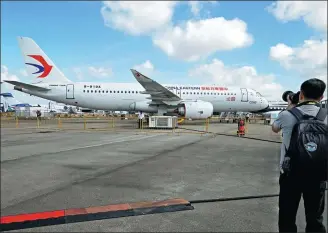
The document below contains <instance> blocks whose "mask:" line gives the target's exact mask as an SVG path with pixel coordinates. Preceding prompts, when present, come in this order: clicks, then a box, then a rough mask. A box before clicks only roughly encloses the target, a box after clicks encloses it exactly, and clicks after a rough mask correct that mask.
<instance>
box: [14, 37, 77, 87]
mask: <svg viewBox="0 0 328 233" xmlns="http://www.w3.org/2000/svg"><path fill="white" fill-rule="evenodd" d="M18 44H19V47H20V49H21V52H22V54H23V57H24V62H25V64H26V71H27V73H28V75H30V76H33V77H35V78H36V82H37V83H41V82H42V83H56V82H62V83H70V82H71V81H70V80H69V79H67V78H66V77H65V75H64V74H63V73H62V72H61V71H60V70H59V69H58V68H57V67H56V65H55V63H53V62H52V61H51V60H50V58H49V57H48V56H47V55H46V54H45V53H44V52H43V51H42V49H41V48H40V47H39V46H38V45H37V44H36V43H35V42H34V40H32V39H31V38H28V37H18Z"/></svg>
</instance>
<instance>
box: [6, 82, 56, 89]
mask: <svg viewBox="0 0 328 233" xmlns="http://www.w3.org/2000/svg"><path fill="white" fill-rule="evenodd" d="M3 81H5V82H6V83H10V84H12V85H15V86H19V87H22V88H26V89H29V90H34V91H50V90H51V89H48V88H44V87H39V86H35V85H32V84H27V83H22V82H18V81H11V80H3Z"/></svg>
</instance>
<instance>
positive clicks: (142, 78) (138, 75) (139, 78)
mask: <svg viewBox="0 0 328 233" xmlns="http://www.w3.org/2000/svg"><path fill="white" fill-rule="evenodd" d="M131 72H132V74H133V76H134V77H135V78H136V79H137V81H138V82H140V81H142V82H154V81H153V80H152V79H150V78H148V77H146V76H145V75H143V74H141V73H140V72H138V71H136V70H134V69H131Z"/></svg>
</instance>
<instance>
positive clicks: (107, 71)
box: [88, 66, 113, 78]
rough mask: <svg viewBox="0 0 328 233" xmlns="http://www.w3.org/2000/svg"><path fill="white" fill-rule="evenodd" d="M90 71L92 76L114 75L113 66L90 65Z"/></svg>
mask: <svg viewBox="0 0 328 233" xmlns="http://www.w3.org/2000/svg"><path fill="white" fill-rule="evenodd" d="M88 71H89V74H90V75H91V76H93V77H96V78H105V77H109V76H111V75H113V70H112V69H111V68H104V67H94V66H89V67H88Z"/></svg>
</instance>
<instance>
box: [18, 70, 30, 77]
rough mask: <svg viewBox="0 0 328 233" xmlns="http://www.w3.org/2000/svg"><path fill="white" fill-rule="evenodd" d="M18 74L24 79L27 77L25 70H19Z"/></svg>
mask: <svg viewBox="0 0 328 233" xmlns="http://www.w3.org/2000/svg"><path fill="white" fill-rule="evenodd" d="M19 73H20V74H21V75H22V76H24V77H28V73H27V71H26V70H25V69H22V70H20V71H19Z"/></svg>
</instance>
